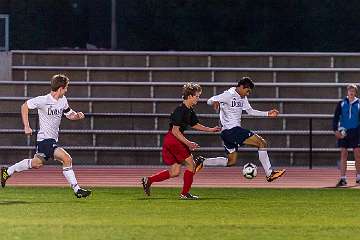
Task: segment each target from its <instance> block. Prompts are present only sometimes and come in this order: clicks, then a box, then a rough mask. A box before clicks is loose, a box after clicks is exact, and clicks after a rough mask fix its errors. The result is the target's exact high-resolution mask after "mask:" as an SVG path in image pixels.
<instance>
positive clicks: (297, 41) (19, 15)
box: [0, 0, 360, 52]
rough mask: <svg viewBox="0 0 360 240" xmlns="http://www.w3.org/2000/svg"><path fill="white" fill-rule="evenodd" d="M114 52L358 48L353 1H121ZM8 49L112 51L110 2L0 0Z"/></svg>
mask: <svg viewBox="0 0 360 240" xmlns="http://www.w3.org/2000/svg"><path fill="white" fill-rule="evenodd" d="M116 10H117V31H118V35H117V40H118V41H117V49H116V50H149V51H167V50H176V51H266V52H269V51H307V52H326V51H332V52H335V51H343V52H356V51H359V49H360V44H359V40H360V28H359V27H360V4H359V2H358V1H353V0H350V1H349V0H347V1H344V0H341V1H340V0H321V1H317V0H316V1H306V0H291V1H288V0H268V1H266V0H229V1H224V0H223V1H218V0H170V1H168V0H166V1H165V0H127V1H125V0H118V1H117V8H116ZM0 14H9V15H10V48H11V49H64V48H65V49H66V48H71V49H74V48H80V49H85V48H86V46H87V45H86V44H87V43H89V44H92V45H95V46H96V47H97V48H100V49H110V48H111V43H110V41H111V36H110V34H111V0H91V1H86V0H0Z"/></svg>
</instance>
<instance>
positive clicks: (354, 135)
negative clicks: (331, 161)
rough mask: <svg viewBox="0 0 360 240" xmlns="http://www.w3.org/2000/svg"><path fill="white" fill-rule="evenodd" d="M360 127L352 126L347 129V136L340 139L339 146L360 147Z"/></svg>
mask: <svg viewBox="0 0 360 240" xmlns="http://www.w3.org/2000/svg"><path fill="white" fill-rule="evenodd" d="M359 130H360V129H359V128H350V129H347V130H346V136H345V137H344V138H343V139H339V140H338V147H341V148H358V147H359V136H360V134H359Z"/></svg>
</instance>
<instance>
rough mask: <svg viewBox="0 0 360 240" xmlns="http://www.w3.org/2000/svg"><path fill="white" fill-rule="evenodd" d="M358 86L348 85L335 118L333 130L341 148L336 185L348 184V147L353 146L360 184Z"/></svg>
mask: <svg viewBox="0 0 360 240" xmlns="http://www.w3.org/2000/svg"><path fill="white" fill-rule="evenodd" d="M357 93H358V88H357V86H356V85H355V84H349V85H348V86H347V96H346V97H345V98H344V99H343V100H341V101H340V102H338V104H337V106H336V109H335V113H334V118H333V130H334V132H335V137H336V139H337V140H338V141H337V145H338V147H340V149H341V153H340V180H339V182H338V183H337V184H336V187H344V186H346V185H347V179H346V169H347V159H348V148H353V150H354V158H355V167H356V183H357V184H360V139H359V137H360V134H359V131H360V127H359V125H360V122H359V121H360V102H359V99H358V98H357V97H356V96H357Z"/></svg>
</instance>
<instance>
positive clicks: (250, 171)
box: [243, 163, 257, 179]
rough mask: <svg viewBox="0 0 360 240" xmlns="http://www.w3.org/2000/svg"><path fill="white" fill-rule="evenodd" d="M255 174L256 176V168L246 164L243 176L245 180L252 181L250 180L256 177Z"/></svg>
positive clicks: (253, 165) (251, 164)
mask: <svg viewBox="0 0 360 240" xmlns="http://www.w3.org/2000/svg"><path fill="white" fill-rule="evenodd" d="M256 174H257V167H256V165H255V164H253V163H247V164H245V165H244V168H243V175H244V177H245V178H247V179H252V178H254V177H256Z"/></svg>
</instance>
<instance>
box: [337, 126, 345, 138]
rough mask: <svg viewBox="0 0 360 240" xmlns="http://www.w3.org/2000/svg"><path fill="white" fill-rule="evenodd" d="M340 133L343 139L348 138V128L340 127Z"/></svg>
mask: <svg viewBox="0 0 360 240" xmlns="http://www.w3.org/2000/svg"><path fill="white" fill-rule="evenodd" d="M338 131H339V132H340V134H341V135H342V136H343V137H346V128H344V127H339V128H338Z"/></svg>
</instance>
